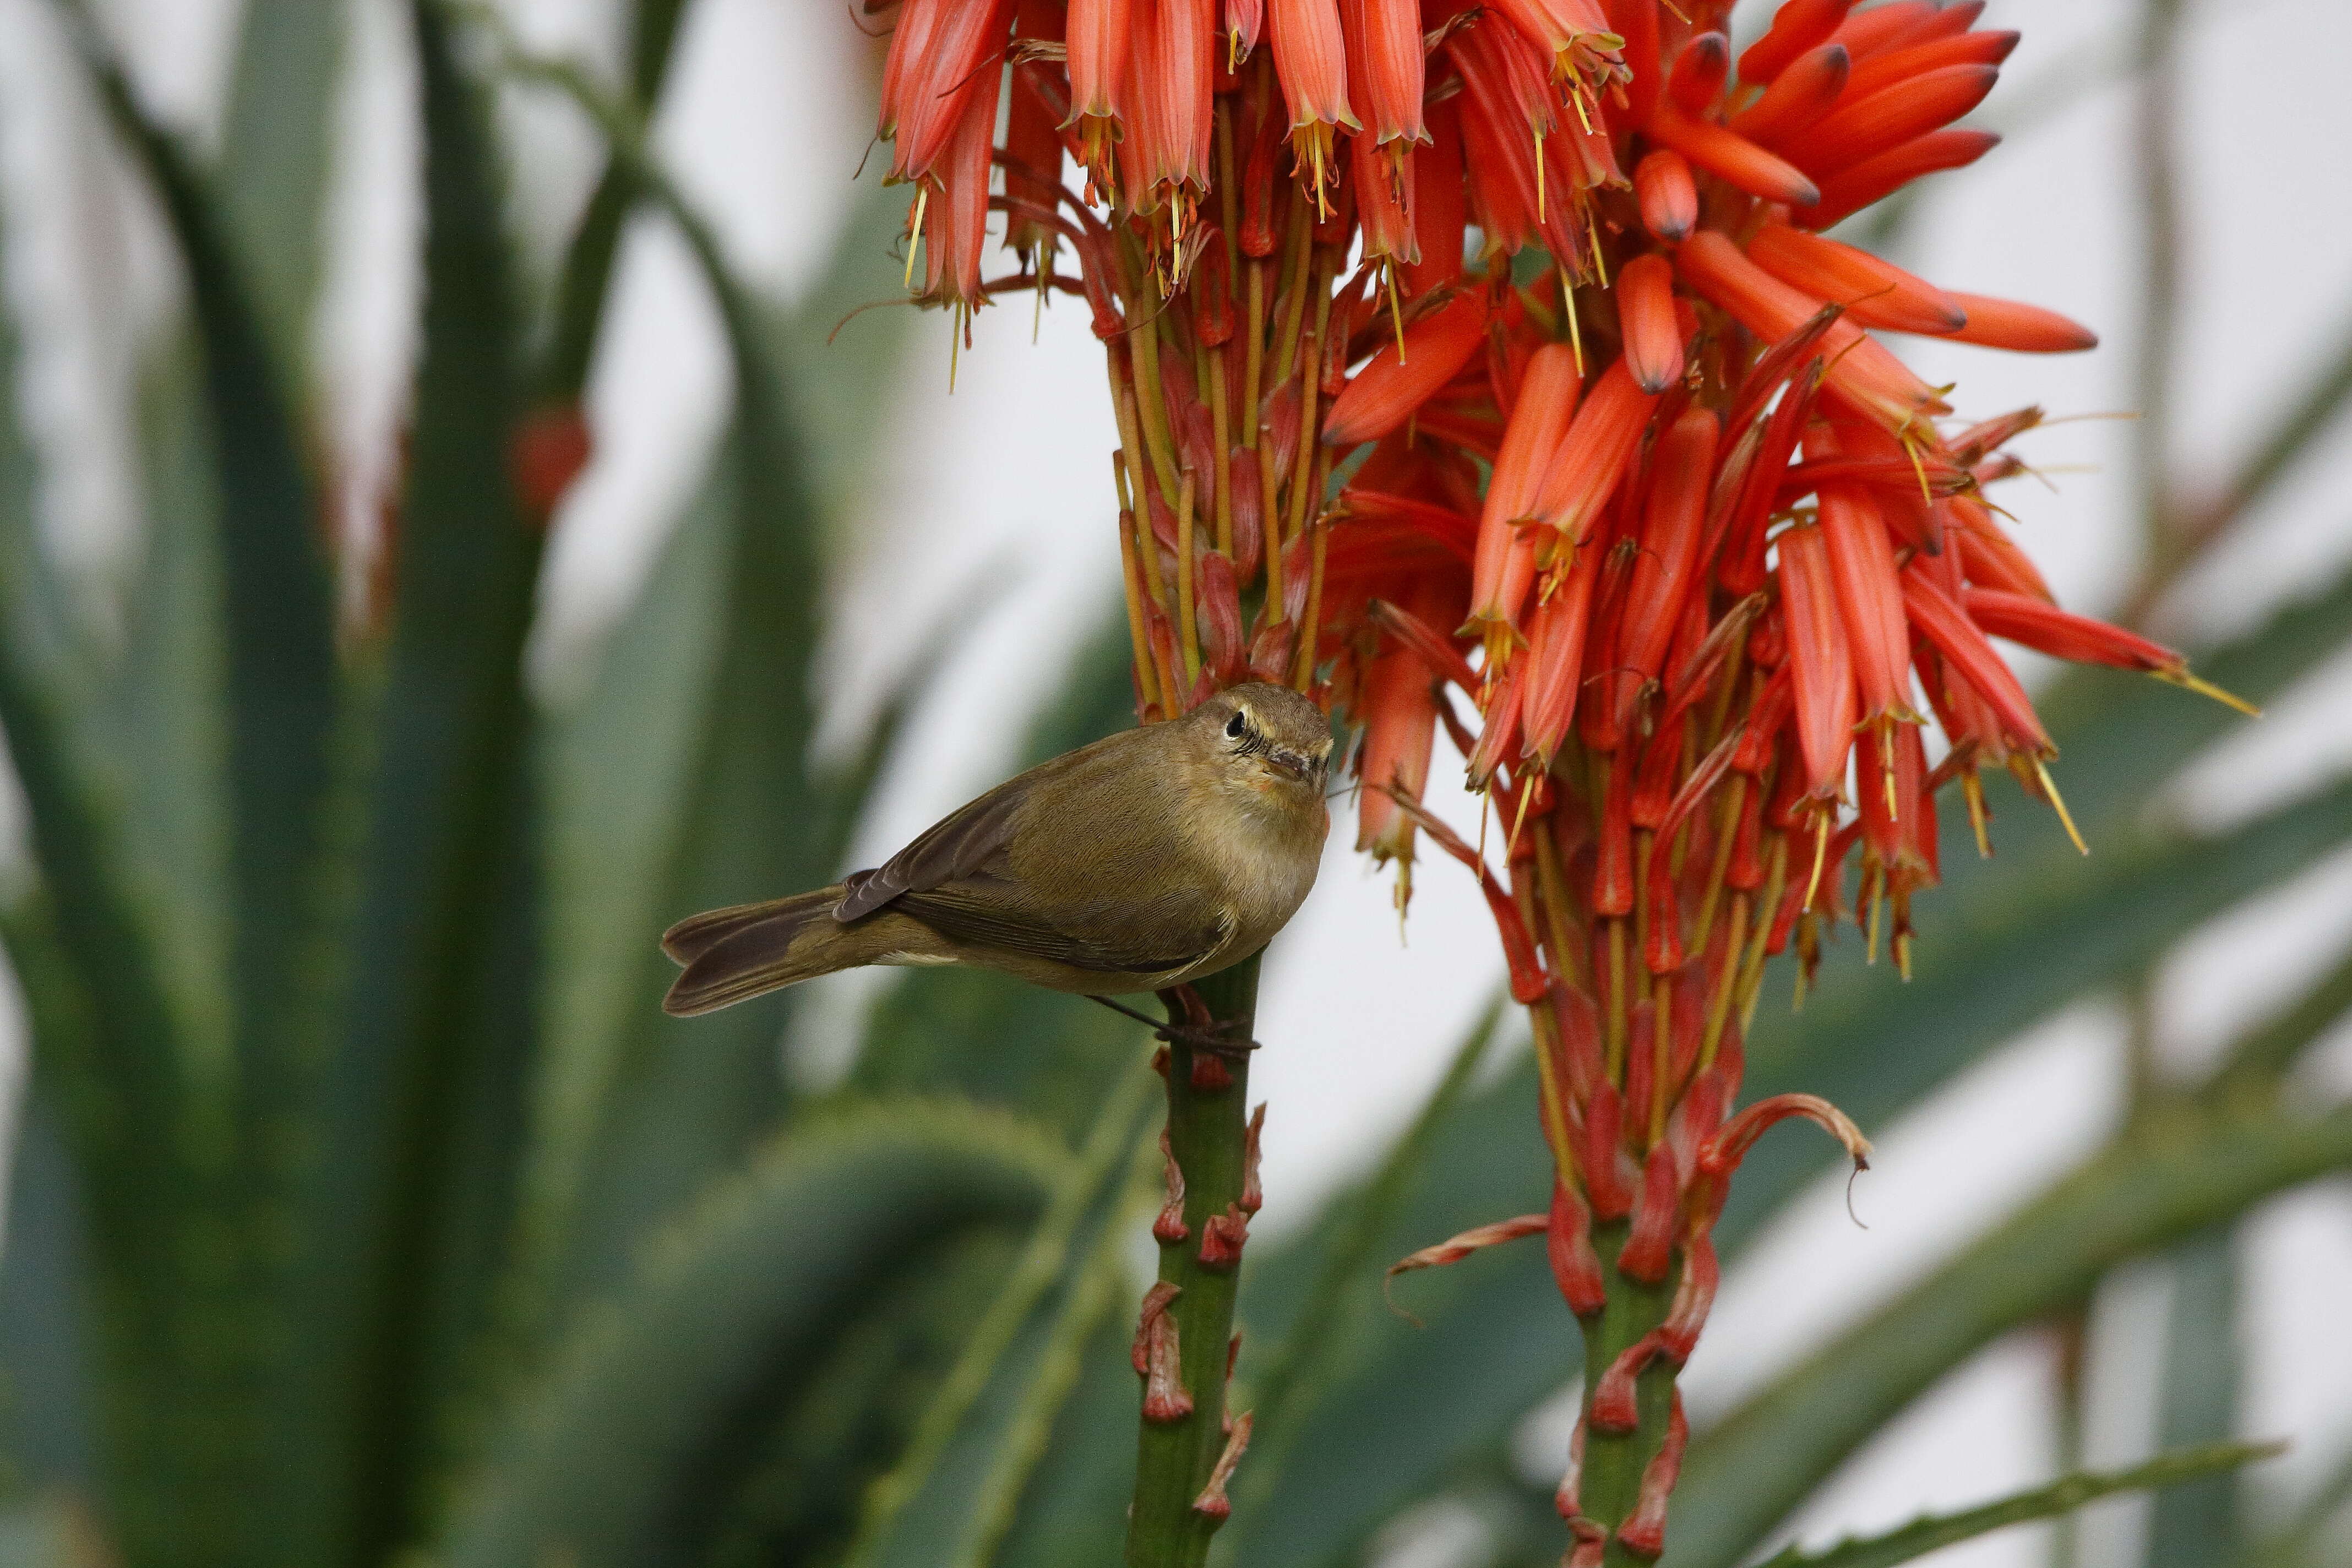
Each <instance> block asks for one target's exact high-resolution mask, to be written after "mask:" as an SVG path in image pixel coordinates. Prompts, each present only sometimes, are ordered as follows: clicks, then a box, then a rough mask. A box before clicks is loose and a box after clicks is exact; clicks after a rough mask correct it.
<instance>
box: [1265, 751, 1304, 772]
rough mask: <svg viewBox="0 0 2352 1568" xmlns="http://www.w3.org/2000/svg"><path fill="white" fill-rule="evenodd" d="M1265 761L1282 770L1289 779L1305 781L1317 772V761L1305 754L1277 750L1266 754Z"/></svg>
mask: <svg viewBox="0 0 2352 1568" xmlns="http://www.w3.org/2000/svg"><path fill="white" fill-rule="evenodd" d="M1265 760H1266V761H1267V762H1269V763H1273V764H1274V765H1275V766H1276V767H1277V768H1279V769H1281V770H1282V772H1283V774H1284V775H1285V776H1286V777H1288V778H1294V779H1304V778H1306V777H1307V775H1308V774H1309V773H1313V772H1314V771H1315V759H1314V758H1312V757H1309V756H1307V755H1306V754H1305V753H1303V752H1292V751H1286V750H1283V749H1281V748H1278V747H1277V748H1276V749H1275V750H1273V751H1270V752H1266V754H1265Z"/></svg>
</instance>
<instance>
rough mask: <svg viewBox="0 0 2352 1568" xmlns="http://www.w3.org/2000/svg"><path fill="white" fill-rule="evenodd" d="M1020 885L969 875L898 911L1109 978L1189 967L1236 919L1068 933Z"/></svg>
mask: <svg viewBox="0 0 2352 1568" xmlns="http://www.w3.org/2000/svg"><path fill="white" fill-rule="evenodd" d="M1013 893H1014V890H1013V889H1011V888H1009V887H1007V886H1006V885H1004V884H1002V883H995V882H993V881H992V879H988V878H970V879H959V880H957V881H953V882H950V883H946V884H944V885H942V886H940V887H937V888H931V889H923V890H920V891H916V892H908V893H903V894H900V895H899V896H898V900H897V901H896V903H895V904H894V905H893V907H894V908H896V909H898V910H903V911H904V912H905V913H907V914H909V915H912V916H913V917H914V918H915V919H917V920H919V921H922V922H923V923H924V924H925V925H927V926H929V927H930V928H931V929H933V930H934V931H940V932H943V933H944V934H946V935H948V936H951V937H955V938H957V939H959V940H961V941H963V942H971V944H973V945H974V946H976V947H982V948H992V949H994V950H996V951H997V952H1010V953H1019V954H1022V955H1024V956H1025V957H1030V958H1043V959H1046V960H1049V961H1051V962H1053V963H1066V964H1068V965H1069V966H1070V967H1072V968H1074V969H1083V970H1090V971H1093V972H1095V973H1101V974H1104V975H1114V974H1165V973H1174V972H1175V971H1177V970H1181V969H1189V968H1191V967H1192V965H1193V964H1195V963H1200V962H1201V961H1202V960H1203V959H1206V958H1207V957H1208V956H1209V955H1210V954H1211V953H1213V952H1215V951H1216V950H1217V949H1218V948H1219V947H1221V946H1222V945H1223V943H1224V942H1225V941H1226V940H1227V938H1228V937H1230V936H1231V934H1232V929H1231V921H1229V920H1220V921H1206V922H1200V923H1196V924H1190V925H1188V926H1187V927H1186V928H1185V929H1175V928H1174V927H1172V926H1171V923H1170V922H1167V921H1148V920H1147V921H1139V922H1133V923H1129V922H1121V921H1102V922H1099V923H1097V922H1093V921H1089V922H1088V924H1089V925H1090V926H1091V927H1092V928H1093V929H1090V930H1088V931H1085V932H1078V931H1066V930H1064V929H1063V928H1061V927H1060V926H1057V925H1055V924H1053V923H1051V922H1049V921H1046V920H1045V919H1044V918H1043V917H1041V916H1040V915H1038V914H1036V913H1035V912H1034V911H1033V910H1029V909H1027V908H1024V906H1023V904H1022V903H1020V902H1019V901H1017V900H1016V899H1015V897H1014V896H1013Z"/></svg>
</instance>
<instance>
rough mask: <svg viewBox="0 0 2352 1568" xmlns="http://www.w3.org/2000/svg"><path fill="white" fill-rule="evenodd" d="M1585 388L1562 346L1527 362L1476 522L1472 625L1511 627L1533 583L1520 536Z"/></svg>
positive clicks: (1530, 559) (1528, 551)
mask: <svg viewBox="0 0 2352 1568" xmlns="http://www.w3.org/2000/svg"><path fill="white" fill-rule="evenodd" d="M1582 385H1583V382H1582V378H1581V377H1580V376H1579V375H1578V374H1577V370H1576V356H1575V354H1574V353H1573V352H1572V351H1571V350H1570V347H1569V345H1568V344H1566V343H1547V344H1545V345H1544V346H1543V347H1542V348H1539V349H1538V350H1537V351H1536V352H1535V354H1534V356H1533V357H1532V358H1531V359H1529V360H1528V372H1527V377H1526V379H1525V380H1524V381H1522V382H1521V383H1520V384H1519V395H1518V401H1517V405H1515V406H1514V407H1513V409H1512V411H1511V421H1510V424H1509V425H1508V426H1507V427H1506V428H1505V429H1504V432H1503V447H1502V451H1501V452H1500V454H1499V455H1497V456H1496V459H1495V472H1494V478H1493V479H1492V480H1491V481H1490V482H1489V483H1488V484H1487V486H1486V510H1485V511H1484V512H1483V513H1482V514H1481V515H1480V517H1479V521H1478V551H1477V556H1476V560H1475V564H1474V567H1473V571H1472V584H1471V600H1470V614H1471V617H1472V619H1474V620H1479V621H1485V622H1487V623H1489V624H1507V623H1508V622H1509V621H1510V620H1511V618H1512V617H1513V616H1515V615H1516V614H1517V609H1518V605H1519V601H1521V600H1523V599H1525V598H1526V597H1527V591H1528V585H1529V584H1531V583H1533V582H1534V580H1535V542H1534V541H1533V540H1531V539H1528V538H1527V537H1526V536H1525V535H1524V534H1523V533H1522V532H1521V531H1520V525H1521V524H1523V523H1525V522H1527V521H1530V520H1531V519H1532V518H1533V517H1534V516H1535V512H1536V502H1537V499H1538V496H1539V495H1540V494H1541V492H1542V489H1543V482H1544V476H1545V474H1546V472H1547V471H1548V470H1549V468H1550V467H1551V461H1552V458H1553V456H1554V454H1555V453H1556V451H1557V450H1558V448H1559V444H1560V439H1561V437H1563V436H1564V435H1566V433H1567V431H1568V426H1569V418H1570V415H1572V414H1573V413H1574V412H1575V409H1576V395H1577V393H1578V392H1579V391H1580V390H1581V388H1582ZM1506 601H1507V603H1506Z"/></svg>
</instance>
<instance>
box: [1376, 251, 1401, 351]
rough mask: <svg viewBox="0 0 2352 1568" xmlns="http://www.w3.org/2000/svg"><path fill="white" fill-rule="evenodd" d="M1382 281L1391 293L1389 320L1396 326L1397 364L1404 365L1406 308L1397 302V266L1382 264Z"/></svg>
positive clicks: (1390, 263) (1388, 263)
mask: <svg viewBox="0 0 2352 1568" xmlns="http://www.w3.org/2000/svg"><path fill="white" fill-rule="evenodd" d="M1381 284H1382V286H1383V287H1384V288H1386V289H1388V291H1389V320H1390V321H1391V322H1393V323H1395V326H1396V343H1397V363H1399V364H1402V363H1404V307H1403V305H1402V304H1400V303H1399V302H1398V300H1397V286H1396V266H1395V264H1394V263H1393V262H1385V261H1384V262H1382V263H1381Z"/></svg>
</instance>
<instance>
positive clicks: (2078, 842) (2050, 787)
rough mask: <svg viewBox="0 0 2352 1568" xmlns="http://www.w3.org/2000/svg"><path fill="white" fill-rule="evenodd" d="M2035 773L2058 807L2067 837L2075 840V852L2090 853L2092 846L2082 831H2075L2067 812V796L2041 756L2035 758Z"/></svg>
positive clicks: (2053, 803) (2043, 791) (2059, 816)
mask: <svg viewBox="0 0 2352 1568" xmlns="http://www.w3.org/2000/svg"><path fill="white" fill-rule="evenodd" d="M2033 773H2034V776H2035V777H2036V778H2038V779H2040V780H2041V781H2042V793H2043V794H2044V795H2048V796H2049V797H2050V804H2051V805H2053V806H2054V807H2056V808H2057V811H2058V820H2059V821H2060V822H2062V823H2063V824H2064V825H2065V827H2066V837H2069V838H2071V839H2073V840H2074V849H2075V852H2076V853H2077V854H2081V855H2088V854H2089V853H2090V852H2091V847H2090V846H2089V845H2087V844H2085V843H2084V842H2083V836H2082V835H2081V834H2080V833H2077V832H2075V831H2074V818H2073V817H2072V816H2068V815H2067V813H2066V801H2065V797H2064V796H2063V795H2060V794H2059V793H2058V786H2057V785H2056V784H2053V782H2051V778H2050V770H2049V768H2048V767H2046V766H2044V765H2043V763H2042V759H2041V758H2040V757H2036V758H2034V759H2033Z"/></svg>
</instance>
